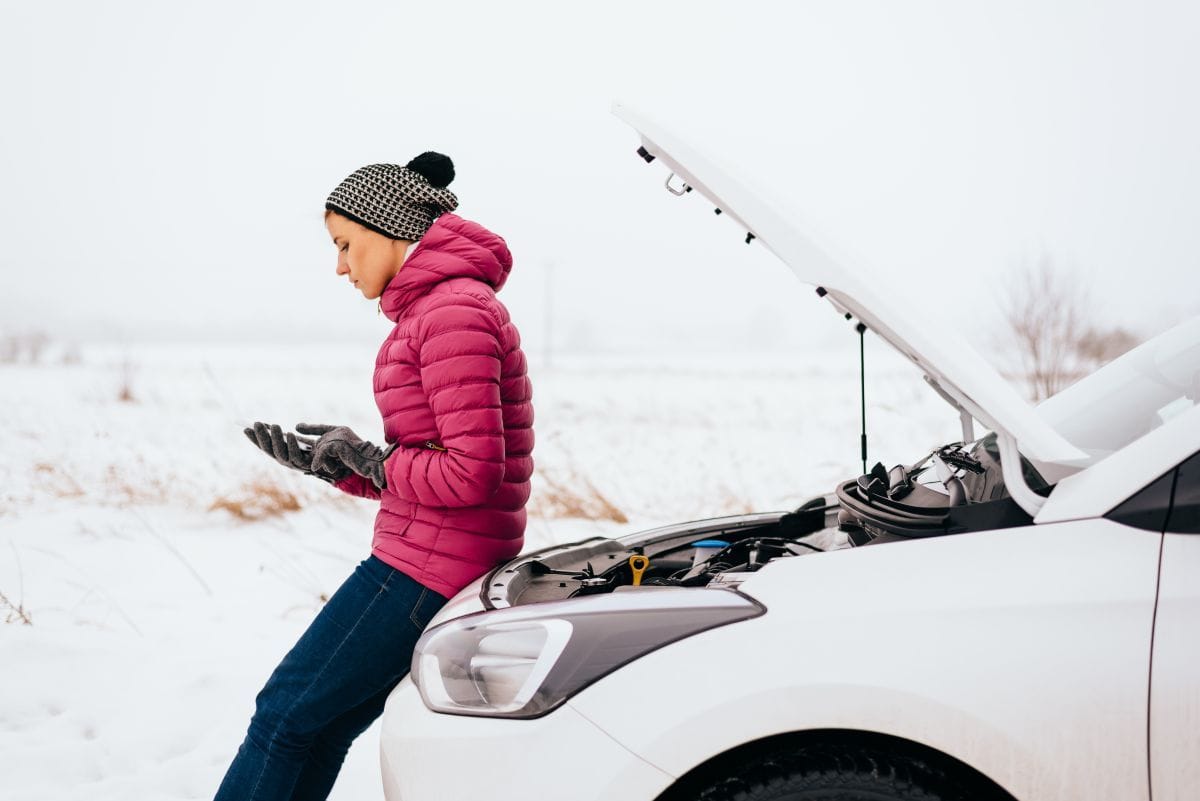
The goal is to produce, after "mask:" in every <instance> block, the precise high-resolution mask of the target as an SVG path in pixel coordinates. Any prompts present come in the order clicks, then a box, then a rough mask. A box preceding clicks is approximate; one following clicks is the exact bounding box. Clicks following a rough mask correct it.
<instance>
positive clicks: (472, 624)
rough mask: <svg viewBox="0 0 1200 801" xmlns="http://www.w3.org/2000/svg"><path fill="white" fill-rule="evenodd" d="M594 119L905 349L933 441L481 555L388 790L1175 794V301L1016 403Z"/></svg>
mask: <svg viewBox="0 0 1200 801" xmlns="http://www.w3.org/2000/svg"><path fill="white" fill-rule="evenodd" d="M614 110H615V112H616V113H617V114H618V115H619V116H621V117H622V118H623V119H625V120H626V121H627V122H628V123H630V125H632V126H633V127H634V128H635V129H636V131H637V132H638V134H639V135H640V137H641V145H642V147H641V149H640V150H639V153H640V154H641V155H642V156H643V158H645V159H646V160H647V161H656V160H657V161H658V162H660V163H664V164H665V165H666V166H667V168H668V170H669V171H670V172H671V173H673V174H674V176H675V177H674V179H673V180H672V179H670V178H669V179H668V188H672V191H675V192H677V193H679V194H686V193H687V192H689V191H693V190H694V192H695V194H693V195H692V196H691V198H690V199H691V200H695V198H696V197H697V196H703V197H704V198H707V199H708V201H709V202H710V203H711V204H712V205H713V206H715V207H716V208H719V209H721V211H722V212H723V213H724V214H725V215H727V216H728V217H729V218H732V219H733V220H735V221H736V222H737V223H738V224H740V225H741V226H742V229H743V230H744V231H745V232H747V233H752V234H753V235H754V236H755V237H756V238H757V240H758V241H759V242H760V243H761V244H763V245H764V246H766V247H767V248H768V249H770V250H771V251H772V252H773V253H775V254H776V255H777V256H778V257H779V258H780V259H782V260H783V261H784V262H785V263H786V264H787V265H788V266H789V267H790V268H791V269H792V270H793V271H794V272H795V273H796V274H797V275H798V277H799V278H800V279H801V280H802V281H804V282H806V283H809V284H811V285H813V286H814V287H817V288H818V292H819V293H820V294H821V295H822V296H824V297H825V298H827V299H828V300H829V301H831V302H832V303H833V305H834V306H835V307H836V308H837V310H838V311H839V312H841V313H843V314H845V315H847V316H848V317H850V318H852V319H857V320H858V321H860V322H861V323H862V324H864V325H865V326H866V327H867V328H868V329H870V330H871V331H874V332H875V333H876V334H878V335H879V336H880V337H882V338H883V339H885V340H887V341H888V342H890V343H891V344H892V345H893V346H895V347H896V348H897V349H899V350H900V351H901V352H902V353H904V354H905V355H906V356H908V357H909V358H910V359H911V360H912V361H913V362H914V363H915V364H916V365H917V367H918V368H919V369H920V370H921V371H923V373H924V375H925V376H926V378H927V380H928V381H929V383H930V384H931V386H932V388H933V390H935V391H936V392H937V393H938V394H940V395H941V396H942V397H943V398H945V399H946V400H947V401H948V402H949V403H950V405H951V406H952V407H953V409H954V410H955V412H956V413H957V414H958V415H959V416H960V418H961V421H962V427H963V442H962V443H955V444H950V445H947V446H946V447H943V448H940V449H939V450H937V451H935V452H934V453H932V454H928V455H926V456H924V458H918V460H917V461H916V462H914V464H912V465H909V466H898V467H895V468H892V469H891V470H885V469H883V467H882V466H877V467H876V468H875V469H873V470H872V471H870V472H868V473H867V474H866V475H864V476H862V477H859V478H856V479H851V480H848V481H846V482H844V483H842V484H840V485H839V486H837V487H836V488H834V491H833V492H830V493H827V494H824V495H820V496H817V497H814V498H813V499H812V500H811V501H810V502H809V503H806V504H805V505H804V506H802V507H801V508H800V509H798V510H796V511H793V512H788V513H783V512H772V513H763V514H751V515H740V516H736V517H728V518H720V519H714V520H704V521H699V522H692V523H684V524H681V525H676V526H670V527H667V528H662V529H657V530H654V531H647V532H643V533H638V534H633V535H630V536H625V537H621V538H618V539H605V538H596V539H591V540H588V541H585V542H580V543H575V544H572V545H566V546H560V547H553V548H549V549H546V550H543V551H540V552H537V553H533V554H529V555H526V556H523V557H520V558H518V559H516V560H515V561H513V562H510V563H508V564H505V565H502V566H501V567H499V568H497V569H496V570H495V571H493V572H492V573H491V574H489V575H488V576H487V577H485V578H484V579H483V580H481V581H479V582H477V583H475V584H474V585H473V586H471V587H469V588H467V589H466V590H464V591H463V592H462V593H461V594H460V595H458V596H457V597H455V598H454V599H452V600H451V602H450V603H449V604H448V605H447V606H446V607H445V608H444V609H443V610H442V612H441V613H440V614H439V615H438V616H437V617H436V618H435V619H434V620H433V621H432V622H431V623H430V626H429V628H428V629H427V630H426V632H425V633H424V635H423V637H422V638H421V641H420V643H419V644H418V645H417V649H416V653H415V655H414V658H413V665H412V672H411V674H410V675H409V677H407V678H405V679H404V680H403V681H402V682H401V683H400V684H399V685H398V686H397V687H396V689H395V691H394V692H393V693H392V695H391V697H390V698H389V700H388V704H387V709H386V712H385V715H384V720H383V734H382V762H383V773H384V785H385V790H386V795H387V798H388V799H389V800H390V801H466V799H487V801H518V800H519V801H528V799H531V798H532V799H539V798H545V799H550V798H554V799H564V801H601V799H603V800H604V801H614V800H616V799H619V800H620V801H653V800H654V799H659V801H684V800H685V799H686V800H690V799H704V801H735V800H737V801H752V800H753V801H767V800H768V799H776V800H778V801H784V799H788V800H792V801H799V799H811V800H812V801H816V800H817V799H820V800H821V801H832V799H842V800H846V801H849V800H854V801H883V800H884V799H903V800H904V801H930V799H940V800H941V801H947V800H948V799H980V800H986V799H1018V800H1019V801H1072V800H1077V801H1101V800H1102V799H1107V801H1150V799H1151V798H1152V797H1153V801H1195V799H1197V798H1200V408H1198V407H1197V400H1198V399H1200V319H1195V320H1191V321H1188V322H1185V323H1184V324H1182V325H1180V326H1178V327H1176V328H1175V329H1173V330H1171V331H1168V332H1167V333H1165V334H1163V335H1161V336H1159V337H1158V338H1156V339H1154V340H1152V341H1150V342H1148V343H1146V344H1144V345H1142V346H1140V347H1138V348H1137V349H1135V350H1133V351H1131V352H1130V353H1128V354H1126V355H1125V356H1123V357H1121V358H1120V359H1118V360H1116V361H1114V362H1112V363H1110V364H1109V365H1107V366H1106V367H1104V368H1102V369H1101V370H1099V371H1098V372H1096V373H1095V374H1093V375H1091V376H1089V377H1088V378H1085V379H1084V380H1082V381H1080V382H1078V383H1076V384H1075V385H1073V386H1071V387H1070V388H1068V389H1067V390H1065V391H1063V392H1061V393H1059V394H1058V395H1056V396H1054V397H1052V398H1050V399H1049V400H1047V401H1045V402H1043V403H1042V404H1041V405H1040V406H1038V407H1037V408H1036V409H1035V408H1034V407H1032V406H1030V405H1028V404H1027V403H1025V402H1024V401H1023V400H1022V399H1021V398H1020V396H1019V395H1017V394H1016V392H1015V391H1014V390H1013V389H1012V388H1011V387H1010V386H1009V385H1008V384H1007V383H1006V382H1005V381H1004V380H1003V379H1002V378H1001V377H1000V376H999V375H998V374H996V373H995V372H994V371H993V370H991V369H990V368H989V367H988V366H987V365H985V364H984V362H983V361H982V359H980V358H979V357H978V356H976V355H974V354H973V353H972V352H971V351H970V350H969V349H967V348H965V347H964V346H962V345H960V344H959V343H956V342H951V341H946V340H943V339H939V338H935V336H934V335H935V334H936V331H935V330H933V329H931V328H929V327H927V326H924V325H922V324H921V323H920V322H919V321H914V320H913V319H910V318H908V317H906V316H905V314H903V313H901V312H900V311H899V310H896V309H893V308H889V306H888V305H887V304H886V303H885V302H884V301H882V300H881V299H880V298H878V297H876V293H875V292H872V291H870V290H869V289H868V288H867V287H866V286H864V285H862V284H861V283H860V282H859V280H856V277H855V275H854V274H853V273H852V272H850V271H849V270H848V269H847V268H846V267H845V266H844V265H842V264H841V263H838V262H836V261H834V260H833V259H832V258H831V257H829V256H828V255H827V251H825V250H822V249H821V248H820V247H818V246H817V245H815V244H813V242H812V241H811V240H810V239H809V238H807V237H806V236H805V235H804V234H802V233H800V232H799V231H798V230H797V229H796V228H795V227H794V226H793V225H791V224H790V223H789V222H787V221H785V220H783V219H782V218H781V217H779V216H778V215H776V214H775V213H774V212H773V211H772V210H771V209H770V208H769V207H767V206H766V205H764V204H763V203H761V202H760V201H758V200H757V199H756V198H755V197H754V196H753V195H752V194H751V193H749V192H748V191H746V190H745V189H744V188H743V187H741V186H740V185H739V184H738V183H737V182H736V181H735V180H733V179H731V178H730V177H729V176H728V175H726V174H724V173H722V172H721V171H720V170H719V169H717V168H715V167H714V166H713V165H712V164H710V163H709V162H707V161H706V160H705V159H704V158H703V157H701V156H700V155H698V154H697V153H695V152H693V151H692V150H690V149H689V148H688V147H687V146H685V145H684V144H683V143H681V142H680V141H678V140H677V139H676V137H674V136H672V135H671V134H670V133H669V132H667V131H664V130H662V129H661V128H660V127H658V126H657V125H655V124H654V123H653V122H652V121H651V120H649V119H646V118H645V117H643V116H641V115H638V114H636V113H634V112H633V111H630V110H628V109H625V108H622V107H620V106H618V107H616V108H615V109H614ZM873 286H874V285H873ZM880 294H882V293H880ZM976 423H978V424H980V425H981V426H982V428H983V429H986V430H987V431H986V433H985V434H984V435H983V436H977V434H976V432H975V431H974V427H975V424H976ZM981 430H982V429H981ZM916 456H918V457H919V456H920V455H916Z"/></svg>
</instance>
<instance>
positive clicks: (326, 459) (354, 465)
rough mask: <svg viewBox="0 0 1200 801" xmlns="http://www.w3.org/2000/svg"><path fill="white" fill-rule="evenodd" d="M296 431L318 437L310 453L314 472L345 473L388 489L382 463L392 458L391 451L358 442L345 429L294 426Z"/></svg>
mask: <svg viewBox="0 0 1200 801" xmlns="http://www.w3.org/2000/svg"><path fill="white" fill-rule="evenodd" d="M296 430H297V431H299V432H300V433H301V434H312V435H314V436H317V437H319V439H317V441H316V442H315V443H314V444H313V449H312V466H313V469H314V470H336V469H343V470H346V469H348V470H352V471H354V472H355V473H357V474H358V475H360V476H362V477H363V478H369V479H370V480H371V483H372V484H374V485H375V486H376V487H378V488H379V489H381V490H382V489H386V488H387V477H386V475H385V474H384V469H383V463H384V461H385V460H386V459H387V457H388V456H390V455H391V452H392V450H393V448H388V449H387V450H384V449H383V448H380V447H379V446H378V445H375V444H373V443H371V442H367V441H365V440H363V439H360V438H359V436H358V435H357V434H355V433H354V432H353V431H351V430H350V429H349V428H347V427H346V426H326V425H314V424H312V423H297V424H296Z"/></svg>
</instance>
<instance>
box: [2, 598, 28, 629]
mask: <svg viewBox="0 0 1200 801" xmlns="http://www.w3.org/2000/svg"><path fill="white" fill-rule="evenodd" d="M0 608H3V609H7V610H8V612H7V613H6V614H5V615H4V622H5V623H21V624H22V625H25V626H32V625H33V616H32V615H30V614H29V611H28V610H27V609H26V608H25V605H24V604H21V603H16V604H14V603H13V602H12V601H10V600H8V596H7V595H5V594H4V593H2V592H0Z"/></svg>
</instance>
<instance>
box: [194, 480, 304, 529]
mask: <svg viewBox="0 0 1200 801" xmlns="http://www.w3.org/2000/svg"><path fill="white" fill-rule="evenodd" d="M300 508H301V504H300V499H299V498H297V497H296V495H295V493H293V492H291V491H290V490H287V489H284V488H283V487H281V486H279V485H278V484H276V483H274V482H272V481H269V480H267V479H263V478H257V479H255V480H253V481H251V482H249V483H248V484H246V485H245V486H244V487H242V489H241V490H239V491H238V492H235V493H233V494H232V495H225V496H222V497H220V498H217V499H216V500H215V501H213V504H212V506H210V507H208V510H209V511H210V512H214V511H217V510H218V509H224V510H225V511H226V512H229V513H230V514H231V515H233V516H234V517H236V518H238V519H240V520H264V519H266V518H269V517H278V516H280V515H283V514H286V513H288V512H298V511H300Z"/></svg>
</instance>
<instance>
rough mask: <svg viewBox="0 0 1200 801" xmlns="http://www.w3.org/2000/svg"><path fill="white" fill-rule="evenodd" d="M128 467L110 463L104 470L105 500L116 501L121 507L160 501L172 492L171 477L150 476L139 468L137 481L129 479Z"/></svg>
mask: <svg viewBox="0 0 1200 801" xmlns="http://www.w3.org/2000/svg"><path fill="white" fill-rule="evenodd" d="M129 472H130V470H129V467H128V466H126V465H115V464H110V465H109V466H108V467H107V468H106V469H105V471H104V477H105V478H104V492H105V495H104V497H105V500H106V501H114V500H115V501H116V504H117V505H118V506H121V507H126V506H137V505H140V504H153V503H161V502H162V501H163V499H165V498H170V497H171V496H172V494H173V490H172V486H171V485H172V484H173V483H174V479H173V478H165V477H161V476H151V475H148V474H147V471H145V470H141V471H139V472H140V473H141V476H140V477H139V479H138V481H137V482H136V483H135V482H132V481H130V480H129Z"/></svg>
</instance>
